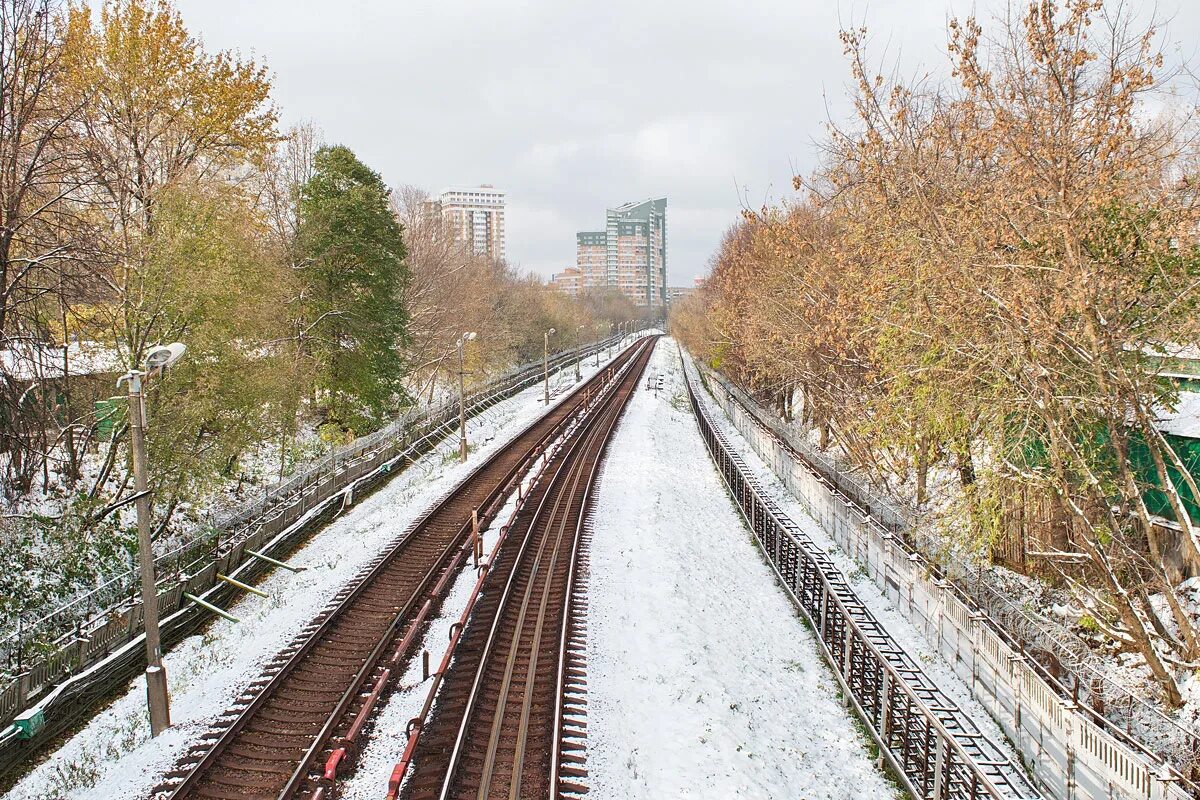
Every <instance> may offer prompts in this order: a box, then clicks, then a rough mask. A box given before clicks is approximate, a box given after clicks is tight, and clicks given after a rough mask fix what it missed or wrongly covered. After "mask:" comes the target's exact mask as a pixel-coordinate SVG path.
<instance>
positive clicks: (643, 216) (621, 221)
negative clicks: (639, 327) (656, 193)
mask: <svg viewBox="0 0 1200 800" xmlns="http://www.w3.org/2000/svg"><path fill="white" fill-rule="evenodd" d="M575 248H576V267H577V268H578V269H579V272H580V281H581V284H582V287H581V288H582V289H583V290H584V291H586V290H588V289H603V288H609V289H617V290H618V291H620V292H621V293H622V294H623V295H625V296H626V297H628V298H629V299H630V300H632V301H633V302H634V303H636V304H637V305H639V306H651V307H662V306H664V305H666V298H667V198H665V197H660V198H658V199H657V200H643V201H641V202H635V203H625V204H624V205H620V206H617V207H616V208H610V209H608V210H607V212H606V214H605V226H604V230H602V231H580V232H579V233H577V234H576V235H575Z"/></svg>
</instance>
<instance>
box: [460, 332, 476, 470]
mask: <svg viewBox="0 0 1200 800" xmlns="http://www.w3.org/2000/svg"><path fill="white" fill-rule="evenodd" d="M475 336H476V334H475V331H467V332H466V333H464V334H463V335H462V336H460V337H458V342H457V343H456V346H457V347H458V458H459V460H460V461H466V460H467V401H466V395H465V393H464V391H463V375H464V374H465V373H464V372H463V345H464V344H465V343H466V342H469V341H471V340H472V339H474V338H475Z"/></svg>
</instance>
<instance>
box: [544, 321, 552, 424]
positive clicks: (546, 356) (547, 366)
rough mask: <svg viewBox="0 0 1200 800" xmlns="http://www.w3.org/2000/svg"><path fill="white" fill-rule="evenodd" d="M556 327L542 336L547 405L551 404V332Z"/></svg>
mask: <svg viewBox="0 0 1200 800" xmlns="http://www.w3.org/2000/svg"><path fill="white" fill-rule="evenodd" d="M552 333H554V328H551V329H550V330H548V331H546V333H545V335H544V336H543V337H542V381H543V384H544V385H543V393H544V395H545V401H546V405H547V406H548V405H550V334H552Z"/></svg>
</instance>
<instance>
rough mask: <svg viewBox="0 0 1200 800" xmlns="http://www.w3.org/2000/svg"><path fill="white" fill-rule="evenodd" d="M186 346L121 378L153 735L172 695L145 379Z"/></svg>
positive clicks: (157, 353)
mask: <svg viewBox="0 0 1200 800" xmlns="http://www.w3.org/2000/svg"><path fill="white" fill-rule="evenodd" d="M183 351H184V346H183V345H182V344H179V343H178V342H176V343H175V344H172V345H169V346H166V347H153V348H151V349H150V352H149V354H148V355H147V356H146V369H147V371H146V372H143V371H141V370H137V369H131V370H130V371H129V372H127V373H126V374H125V375H123V376H121V377H120V378H118V379H117V386H120V385H121V384H122V383H128V384H129V387H128V388H129V440H130V450H131V455H132V461H133V490H134V497H136V498H137V529H138V566H139V571H140V572H141V579H142V620H143V626H144V628H145V631H146V702H147V705H148V706H149V707H150V735H151V736H158V735H159V734H160V733H162V732H163V731H164V730H166V729H167V728H169V727H171V698H170V693H169V692H168V689H167V671H166V668H165V667H164V666H163V663H162V642H161V639H160V637H159V630H158V587H157V583H156V581H155V578H154V543H153V542H152V541H151V539H150V511H151V505H150V488H149V479H148V477H147V474H146V473H147V467H146V398H145V394H144V392H143V385H142V379H143V378H147V377H149V373H152V372H154V371H161V370H163V369H165V368H166V367H168V366H170V365H171V364H173V363H175V362H176V361H177V360H179V357H180V356H182V355H183Z"/></svg>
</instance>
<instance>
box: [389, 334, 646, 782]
mask: <svg viewBox="0 0 1200 800" xmlns="http://www.w3.org/2000/svg"><path fill="white" fill-rule="evenodd" d="M652 350H653V347H652V343H648V346H646V347H644V348H643V350H642V351H641V352H640V353H639V354H638V355H637V356H636V357H635V359H634V362H633V363H632V364H631V366H630V368H629V369H628V370H627V371H626V372H625V374H624V376H623V377H622V379H621V381H620V382H619V384H617V385H615V386H613V387H612V388H611V390H610V391H609V392H608V394H607V395H606V396H605V397H604V398H602V399H601V400H600V401H599V402H598V403H597V408H596V410H595V413H593V414H592V415H590V416H589V417H588V419H587V420H586V421H585V422H584V423H582V424H581V425H580V427H579V428H578V429H577V431H576V432H575V433H574V435H573V436H572V437H571V439H570V440H569V441H568V442H566V443H564V445H563V446H562V447H561V448H560V449H559V450H557V451H556V452H555V454H554V455H553V456H552V458H551V460H550V462H549V464H548V465H547V467H546V469H545V470H543V472H542V478H541V479H540V480H539V481H538V482H537V483H536V484H535V485H534V486H533V488H532V489H531V491H530V493H529V495H528V496H527V497H526V499H525V502H524V505H523V506H522V507H521V510H519V511H518V513H517V515H516V517H515V518H514V520H513V523H512V524H511V525H510V526H509V528H508V530H507V532H506V538H505V540H504V541H503V542H502V544H501V545H500V546H499V549H498V551H497V554H496V557H495V561H494V563H493V564H492V565H491V568H490V569H489V571H488V572H487V575H486V577H485V578H483V579H482V580H481V588H482V589H483V591H482V593H481V594H480V595H479V598H478V600H479V601H478V603H477V604H476V605H475V607H474V608H473V610H472V611H471V613H470V617H469V620H468V622H467V625H466V628H465V630H463V631H462V633H461V637H460V638H459V639H458V640H457V645H456V647H455V649H454V651H453V655H454V660H453V666H452V668H451V669H450V670H449V671H448V672H447V673H446V674H444V675H442V676H440V677H441V678H442V683H441V686H440V689H439V690H438V694H437V707H436V711H435V713H434V715H433V717H432V719H431V720H430V721H429V723H428V725H425V724H424V723H423V721H422V720H420V719H418V720H414V722H413V723H410V730H413V729H415V730H416V733H415V736H414V739H413V740H411V741H410V746H409V748H408V749H407V750H406V752H405V758H404V760H403V761H402V762H401V763H400V764H399V765H398V766H397V769H396V771H395V773H394V774H393V779H392V785H391V787H390V792H389V795H388V797H389V798H395V797H396V796H397V795H398V791H399V789H400V783H401V781H402V780H403V779H404V778H405V777H406V774H407V773H408V771H409V768H410V767H411V775H410V776H408V780H407V782H406V783H404V785H403V796H404V798H405V799H406V800H449V799H450V798H471V799H472V800H485V799H486V798H506V799H507V800H531V799H532V798H558V797H561V796H566V795H572V794H578V793H583V792H586V788H585V786H583V784H582V783H580V780H581V779H582V778H584V777H586V772H585V771H584V769H583V750H584V744H583V740H584V737H585V731H586V723H585V722H584V721H583V714H584V703H585V697H584V694H585V688H586V687H585V682H584V680H583V670H584V666H585V665H584V663H583V655H584V653H583V641H582V637H581V627H580V626H581V625H582V624H583V621H582V619H581V617H582V612H583V611H584V608H583V602H584V601H583V598H582V592H581V591H578V588H579V587H578V585H577V583H578V577H579V574H580V571H581V570H582V569H584V568H586V556H585V554H584V553H582V552H581V550H582V548H583V547H584V546H585V539H586V530H585V525H586V520H587V516H588V511H589V507H590V502H591V490H592V487H593V485H594V484H595V481H596V476H597V473H598V471H599V468H600V464H601V461H602V459H603V456H604V451H605V448H606V446H607V444H608V441H609V440H610V438H611V433H612V431H613V428H614V427H615V426H616V423H617V420H618V419H619V418H620V415H621V412H622V411H623V410H624V408H625V405H626V403H627V401H628V399H629V397H630V395H631V394H632V393H633V392H634V390H636V388H637V386H638V382H639V380H640V376H641V373H642V372H643V370H644V368H645V365H646V363H647V362H648V361H649V358H650V355H651V352H652Z"/></svg>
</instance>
